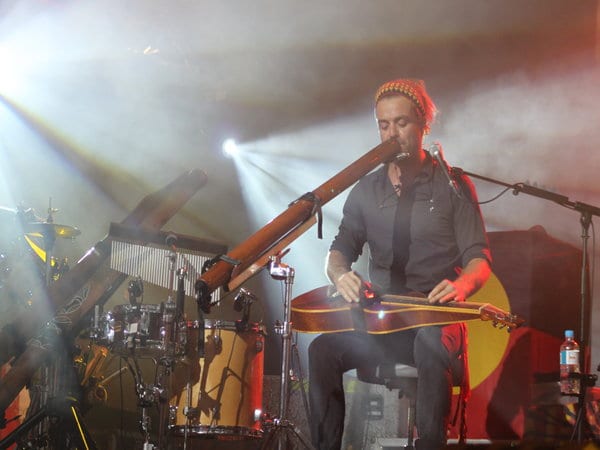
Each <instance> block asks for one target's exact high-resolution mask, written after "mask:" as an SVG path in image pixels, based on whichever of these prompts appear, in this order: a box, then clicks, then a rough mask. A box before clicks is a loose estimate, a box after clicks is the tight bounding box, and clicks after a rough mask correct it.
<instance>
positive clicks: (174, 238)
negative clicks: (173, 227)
mask: <svg viewBox="0 0 600 450" xmlns="http://www.w3.org/2000/svg"><path fill="white" fill-rule="evenodd" d="M176 242H177V236H176V235H175V234H173V233H169V234H168V235H167V237H166V238H165V244H167V247H174V246H175V243H176Z"/></svg>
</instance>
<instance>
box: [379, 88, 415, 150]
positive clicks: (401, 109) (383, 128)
mask: <svg viewBox="0 0 600 450" xmlns="http://www.w3.org/2000/svg"><path fill="white" fill-rule="evenodd" d="M375 118H376V120H377V126H378V128H379V136H380V137H381V141H382V142H384V141H387V140H388V139H390V138H392V137H395V138H397V139H398V142H399V143H400V146H401V148H402V151H403V152H406V153H410V154H411V155H412V156H413V157H415V156H417V155H418V154H419V151H420V150H421V142H422V139H423V124H422V122H421V120H420V119H419V117H418V116H417V114H416V113H415V108H414V106H413V104H412V102H411V101H410V100H409V99H408V98H406V97H404V96H403V95H394V96H391V97H384V98H382V99H381V100H379V102H377V105H376V106H375Z"/></svg>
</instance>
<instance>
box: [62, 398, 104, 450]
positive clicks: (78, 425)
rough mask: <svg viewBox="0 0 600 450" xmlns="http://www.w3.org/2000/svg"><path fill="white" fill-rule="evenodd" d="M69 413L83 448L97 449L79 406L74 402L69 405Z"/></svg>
mask: <svg viewBox="0 0 600 450" xmlns="http://www.w3.org/2000/svg"><path fill="white" fill-rule="evenodd" d="M69 415H70V417H71V419H72V420H73V426H74V428H75V429H76V430H77V433H78V437H79V439H80V440H81V445H83V448H84V449H85V450H98V447H97V446H96V443H95V442H94V439H93V438H92V435H91V434H90V432H89V430H88V428H87V426H86V425H85V422H84V421H83V418H82V417H81V413H80V412H79V408H78V407H77V406H75V405H74V404H71V405H69Z"/></svg>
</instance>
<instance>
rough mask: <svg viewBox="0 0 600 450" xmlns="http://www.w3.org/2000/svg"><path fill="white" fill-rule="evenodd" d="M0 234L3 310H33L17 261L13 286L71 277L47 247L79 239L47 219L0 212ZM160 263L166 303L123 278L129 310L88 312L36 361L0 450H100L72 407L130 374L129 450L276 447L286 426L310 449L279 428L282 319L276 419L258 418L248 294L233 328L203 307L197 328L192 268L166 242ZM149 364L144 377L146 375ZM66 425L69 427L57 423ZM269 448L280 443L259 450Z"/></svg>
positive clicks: (239, 300)
mask: <svg viewBox="0 0 600 450" xmlns="http://www.w3.org/2000/svg"><path fill="white" fill-rule="evenodd" d="M0 226H2V227H4V229H2V230H0V233H3V234H2V236H11V239H8V242H3V243H2V245H3V247H2V248H0V303H1V304H2V307H3V308H4V307H5V305H8V304H11V305H12V306H11V307H12V308H13V309H14V308H17V309H27V308H32V307H36V305H31V304H30V303H31V302H30V300H29V299H30V298H31V295H30V293H28V292H22V291H19V290H17V289H15V283H14V282H13V280H14V278H15V276H16V275H18V274H19V273H20V272H21V268H20V267H17V262H18V261H21V260H24V259H26V258H25V256H27V257H28V258H29V259H31V260H33V261H35V262H34V264H33V265H34V266H35V267H36V269H35V271H36V273H34V274H30V275H29V276H28V280H27V283H22V280H20V281H19V285H20V286H30V285H31V279H33V278H35V279H38V280H40V281H39V282H40V283H41V284H42V285H43V284H49V283H52V282H53V281H56V280H58V279H60V277H61V276H62V275H63V274H64V273H65V272H66V271H68V270H69V267H68V260H67V259H63V260H61V261H59V260H58V259H57V258H56V257H54V255H53V249H54V244H55V241H56V240H57V239H59V238H60V239H65V238H69V239H73V238H75V237H76V236H77V235H79V234H80V231H79V230H78V229H77V228H75V227H71V226H67V225H58V224H55V223H54V221H53V220H52V215H51V214H49V216H48V219H47V220H40V219H39V218H38V217H37V216H36V215H35V213H34V212H33V211H32V210H27V209H24V208H19V209H17V210H12V209H9V208H1V207H0ZM7 227H8V228H10V231H9V230H8V229H7ZM15 230H17V231H16V232H15ZM3 248H4V249H7V250H5V251H3ZM279 262H280V261H278V263H279ZM178 264H180V265H181V266H182V267H177V265H178ZM168 265H169V268H168V274H169V275H168V276H169V285H168V296H167V299H166V300H165V301H163V302H161V303H160V304H147V303H144V301H143V300H144V281H143V280H142V279H141V278H140V277H132V278H131V279H130V281H129V283H128V285H127V293H128V295H129V303H126V304H117V305H116V306H114V307H113V308H112V309H111V310H110V311H108V312H104V311H102V307H101V306H100V305H96V306H95V308H94V312H93V317H90V319H89V325H85V326H80V327H78V329H77V330H76V333H77V336H73V335H71V336H70V337H69V338H68V339H69V340H70V342H67V339H65V340H64V342H63V345H62V346H60V347H57V350H58V349H60V352H61V355H60V357H59V355H57V357H56V358H54V359H53V361H50V362H48V363H47V364H44V365H43V366H42V369H40V371H39V374H36V377H35V379H33V380H32V381H31V383H29V385H28V395H29V397H30V398H31V400H30V403H29V407H28V409H27V412H26V414H25V416H24V420H21V419H20V418H19V419H18V420H16V421H15V422H18V426H17V428H16V429H15V430H13V431H12V432H10V433H9V434H8V436H7V437H4V439H2V437H3V436H6V433H4V434H0V448H17V449H25V448H42V449H58V448H60V449H63V448H67V449H70V448H77V449H79V448H86V449H87V448H98V447H97V445H96V444H95V442H94V440H95V439H94V435H93V433H90V431H89V429H88V428H87V426H86V424H85V420H84V416H83V415H81V414H80V412H79V411H80V409H81V410H85V411H86V412H87V411H90V409H93V408H94V407H95V406H96V405H100V404H106V402H107V398H108V393H107V389H108V388H109V385H110V383H112V381H113V380H115V379H116V378H117V377H119V378H122V377H123V374H124V373H126V372H130V374H131V382H132V383H133V387H134V390H135V397H136V400H137V402H136V403H137V405H136V406H137V411H138V414H139V421H138V426H139V431H140V433H139V434H138V438H137V439H135V443H134V445H138V444H139V445H140V447H139V448H142V449H143V450H154V449H160V450H171V449H173V450H174V449H200V448H202V449H204V448H209V449H229V448H231V449H234V448H235V449H244V448H247V449H258V448H265V449H267V448H283V447H282V443H281V442H284V441H283V440H282V438H280V437H278V436H279V435H280V434H282V433H283V432H287V431H288V430H291V432H292V433H293V434H295V435H297V437H298V438H299V439H300V440H301V442H302V444H303V446H304V447H305V448H310V444H308V443H307V441H306V440H304V439H303V438H302V437H301V436H299V432H298V430H297V429H295V427H293V425H291V424H290V423H289V422H287V421H286V420H284V419H285V414H286V410H287V396H288V393H289V385H288V378H289V374H290V372H291V367H290V351H291V350H290V346H291V337H290V335H291V329H290V323H289V318H288V319H287V320H286V321H285V323H284V324H283V326H282V327H281V330H277V329H276V330H275V331H276V332H277V333H279V334H281V335H282V338H283V347H284V355H283V358H282V360H283V362H282V374H284V375H282V378H281V383H282V384H281V397H280V410H279V417H278V419H273V418H272V417H271V418H270V417H269V415H268V414H265V413H263V362H264V346H265V335H266V331H265V328H264V325H262V324H261V323H254V322H250V321H249V316H250V305H251V304H252V302H253V301H254V300H256V298H255V296H254V295H253V294H252V293H250V292H249V291H247V290H246V289H244V288H241V289H240V290H239V293H238V295H237V296H236V297H235V301H234V309H235V310H236V311H240V312H242V316H243V318H242V319H241V320H216V319H205V318H204V314H203V312H202V311H200V308H199V309H198V318H197V320H188V318H187V317H186V314H185V312H184V309H185V308H184V299H185V295H186V291H185V289H186V288H185V279H186V278H187V277H188V273H187V272H188V269H189V268H188V267H186V264H185V257H183V256H182V255H180V254H179V252H178V250H177V249H176V248H175V246H171V250H170V252H169V258H168ZM275 267H277V269H276V270H277V271H278V272H277V274H275V275H274V274H273V273H272V276H273V277H274V278H275V279H281V280H283V279H284V278H285V279H286V286H288V292H291V291H289V286H290V283H291V280H293V269H288V270H289V271H291V276H290V275H289V272H287V271H285V270H284V272H283V273H284V275H282V272H281V267H282V265H281V264H279V265H278V266H275ZM283 267H284V269H285V268H287V266H285V265H283ZM287 296H289V294H288V295H287ZM289 300H290V299H287V300H286V304H289ZM287 314H288V315H289V312H288V313H287ZM0 325H4V324H0ZM115 359H116V360H118V361H119V367H118V368H116V369H115V370H114V371H113V372H112V373H109V374H106V373H105V371H106V366H108V365H109V364H108V363H109V362H110V361H114V360H115ZM148 366H150V367H152V369H151V370H147V367H148ZM148 373H150V376H148ZM121 389H122V388H121ZM65 398H66V399H68V400H67V402H66V404H67V406H69V407H70V412H67V414H57V413H56V411H55V409H54V406H48V405H53V403H52V402H53V401H55V400H56V399H65ZM121 402H122V400H121ZM48 411H51V413H49V412H48ZM5 415H7V417H5V419H8V422H10V420H11V419H13V418H12V417H8V412H5ZM57 417H58V420H57ZM280 419H281V420H280ZM69 421H71V422H73V423H74V426H73V427H70V428H68V427H64V423H65V422H69ZM5 422H6V420H5ZM61 423H62V425H57V424H61ZM57 427H58V428H57ZM13 428H14V427H13ZM92 429H93V427H92ZM65 430H67V431H65ZM69 430H71V431H69ZM73 430H74V431H73ZM69 433H71V434H73V433H74V434H75V436H67V435H68V434H69ZM121 434H122V430H121ZM114 435H115V436H117V437H116V438H115V440H114V441H113V442H114V444H113V445H114V447H115V448H117V447H119V448H120V447H123V446H124V445H125V446H126V447H129V448H134V447H133V446H132V443H131V441H128V442H123V441H122V440H121V441H120V442H119V438H118V435H119V433H118V430H116V431H115V433H114ZM276 440H278V441H279V444H278V447H277V446H275V447H272V446H268V445H271V444H273V442H274V441H276ZM267 441H268V442H269V444H266V442H267ZM80 445H82V447H81V446H80ZM104 445H108V444H106V443H104ZM102 448H104V446H103V447H102Z"/></svg>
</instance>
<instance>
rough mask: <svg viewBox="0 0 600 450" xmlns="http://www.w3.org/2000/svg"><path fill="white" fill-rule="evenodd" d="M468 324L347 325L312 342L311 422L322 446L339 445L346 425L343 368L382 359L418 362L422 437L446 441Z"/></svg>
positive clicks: (314, 437)
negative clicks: (383, 330)
mask: <svg viewBox="0 0 600 450" xmlns="http://www.w3.org/2000/svg"><path fill="white" fill-rule="evenodd" d="M463 329H464V325H462V324H459V323H455V324H450V325H445V326H429V327H422V328H417V329H413V330H405V331H399V332H396V333H390V334H383V335H369V334H366V333H361V332H356V331H347V332H341V333H329V334H322V335H320V336H318V337H316V338H315V339H314V340H313V341H312V343H311V344H310V346H309V349H308V360H309V402H310V427H311V436H312V441H313V445H314V446H315V447H316V448H317V449H319V450H334V449H335V450H338V449H340V447H341V445H342V433H343V427H344V414H345V403H344V389H343V378H342V377H343V374H344V372H346V371H348V370H351V369H356V368H358V367H360V368H366V369H367V370H368V369H369V368H372V369H374V368H375V367H376V366H377V365H378V364H380V363H383V362H399V363H403V364H409V365H412V366H415V367H416V368H417V371H418V374H419V379H418V388H417V417H416V425H417V432H418V434H419V439H420V440H422V441H423V442H425V441H426V442H428V443H430V444H432V446H433V447H435V446H436V444H437V445H439V446H441V445H443V444H445V442H446V431H447V426H448V418H449V416H450V403H451V396H452V385H453V379H452V378H453V373H452V370H453V367H455V366H456V364H455V363H456V361H458V357H459V356H460V355H461V353H462V351H463V349H464V336H463Z"/></svg>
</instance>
